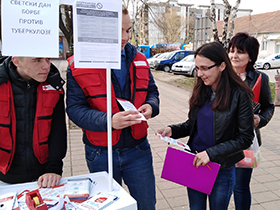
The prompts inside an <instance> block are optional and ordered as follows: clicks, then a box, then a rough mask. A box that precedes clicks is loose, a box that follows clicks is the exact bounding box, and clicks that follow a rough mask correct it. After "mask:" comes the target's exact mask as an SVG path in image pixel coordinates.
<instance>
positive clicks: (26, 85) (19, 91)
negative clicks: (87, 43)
mask: <svg viewBox="0 0 280 210" xmlns="http://www.w3.org/2000/svg"><path fill="white" fill-rule="evenodd" d="M7 80H10V82H11V84H12V89H13V95H14V106H15V112H16V121H17V122H16V148H15V155H14V158H13V162H12V164H11V167H10V169H9V171H8V172H7V173H6V174H5V175H4V174H2V173H1V172H0V180H2V181H4V182H7V183H23V182H30V181H35V180H36V179H38V178H39V176H41V175H42V174H44V173H56V174H59V175H61V174H62V167H63V163H62V159H63V158H64V157H65V155H66V147H67V141H66V122H65V107H64V95H61V96H60V99H59V101H58V103H57V105H56V107H55V108H54V112H53V119H52V124H51V133H50V135H49V158H48V161H47V163H46V164H44V165H42V164H40V163H39V161H38V160H37V158H36V157H35V155H34V152H33V146H32V139H33V124H34V118H35V112H36V91H37V87H38V85H39V82H37V81H35V80H30V81H28V82H27V81H24V80H23V79H21V77H20V76H19V74H18V73H17V71H16V67H15V66H14V64H13V63H12V61H11V57H2V58H1V59H0V84H2V83H4V82H6V81H7ZM47 82H48V83H49V84H50V85H52V86H53V87H54V88H62V86H63V84H64V81H63V80H62V78H61V77H60V74H59V71H58V69H57V68H56V67H55V66H54V65H51V71H50V73H49V75H48V78H47ZM0 141H1V136H0Z"/></svg>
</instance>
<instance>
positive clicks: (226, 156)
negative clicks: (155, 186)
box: [170, 89, 254, 168]
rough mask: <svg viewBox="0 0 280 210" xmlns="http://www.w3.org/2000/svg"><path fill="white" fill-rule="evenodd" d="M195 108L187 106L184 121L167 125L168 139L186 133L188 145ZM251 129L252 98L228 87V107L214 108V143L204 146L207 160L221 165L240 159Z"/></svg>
mask: <svg viewBox="0 0 280 210" xmlns="http://www.w3.org/2000/svg"><path fill="white" fill-rule="evenodd" d="M197 111H198V108H193V109H191V110H190V111H189V119H188V120H187V121H186V122H184V123H181V124H177V125H171V126H170V127H171V128H172V136H171V137H172V138H182V137H185V136H190V138H189V141H188V145H191V143H192V140H193V136H194V134H195V132H196V129H197V126H196V118H197ZM253 130H254V120H253V110H252V101H251V100H250V99H249V96H248V94H247V93H245V92H241V91H240V90H237V89H232V91H231V98H230V104H229V108H228V109H227V110H225V111H214V140H215V145H214V146H213V147H210V148H208V149H206V152H207V154H208V156H209V158H210V160H211V161H212V162H216V163H219V164H221V167H222V168H226V167H230V166H232V165H234V164H235V163H237V162H238V161H240V160H242V159H243V158H244V154H243V150H244V149H247V148H248V147H249V146H250V145H251V144H252V140H253V137H254V132H253Z"/></svg>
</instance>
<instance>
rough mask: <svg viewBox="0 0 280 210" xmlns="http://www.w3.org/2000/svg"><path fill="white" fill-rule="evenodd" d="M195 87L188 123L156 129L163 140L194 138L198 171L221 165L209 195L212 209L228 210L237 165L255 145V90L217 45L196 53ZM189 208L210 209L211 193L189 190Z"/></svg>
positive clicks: (195, 162)
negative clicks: (239, 75) (167, 137)
mask: <svg viewBox="0 0 280 210" xmlns="http://www.w3.org/2000/svg"><path fill="white" fill-rule="evenodd" d="M195 63H196V71H197V76H198V79H197V82H196V84H195V86H194V89H193V93H192V96H191V98H190V111H189V119H188V120H187V121H186V122H184V123H181V124H177V125H170V126H168V127H166V128H163V129H160V130H158V133H160V134H162V135H163V136H171V137H172V138H182V137H185V136H190V138H189V141H188V145H189V146H190V148H191V150H192V152H195V153H197V154H196V156H195V158H194V162H193V164H194V166H196V167H199V166H201V165H206V164H207V163H208V162H209V161H212V162H216V163H219V164H221V169H220V171H219V173H218V176H217V179H216V182H215V184H214V187H213V189H212V192H211V194H210V195H209V205H210V209H211V210H216V209H219V210H223V209H224V210H226V209H227V208H228V204H229V200H230V196H231V194H232V191H233V188H234V184H235V163H237V162H238V161H240V160H242V159H243V158H244V154H243V152H242V150H244V149H246V148H248V147H249V146H250V145H251V144H252V140H253V137H254V133H253V130H254V120H253V109H252V95H253V93H252V91H251V89H250V88H249V87H248V86H247V85H246V84H244V83H243V82H242V80H240V78H239V77H238V76H237V75H236V73H235V72H234V70H233V68H232V65H231V63H230V60H229V58H228V55H227V53H226V51H225V50H224V49H223V47H222V46H221V44H219V43H217V42H212V43H208V44H205V45H202V46H201V47H200V48H198V49H197V50H196V52H195ZM188 197H189V203H190V209H191V210H195V209H199V210H203V209H206V200H207V194H204V193H201V192H198V191H196V190H193V189H190V188H188Z"/></svg>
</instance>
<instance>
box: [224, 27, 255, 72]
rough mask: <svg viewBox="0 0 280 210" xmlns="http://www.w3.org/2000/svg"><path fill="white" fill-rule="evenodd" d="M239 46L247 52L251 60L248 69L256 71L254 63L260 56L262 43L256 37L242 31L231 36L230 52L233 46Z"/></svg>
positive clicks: (239, 48)
mask: <svg viewBox="0 0 280 210" xmlns="http://www.w3.org/2000/svg"><path fill="white" fill-rule="evenodd" d="M235 47H236V48H237V49H238V50H241V51H243V52H247V53H248V55H249V57H250V59H251V61H250V62H248V64H247V67H246V71H254V70H255V68H254V64H255V62H256V60H257V58H258V54H259V47H260V44H259V42H258V40H257V39H256V38H255V37H252V36H249V34H248V33H244V32H240V33H237V34H236V35H235V36H234V37H232V38H231V40H230V41H229V44H228V52H229V51H230V49H231V48H235Z"/></svg>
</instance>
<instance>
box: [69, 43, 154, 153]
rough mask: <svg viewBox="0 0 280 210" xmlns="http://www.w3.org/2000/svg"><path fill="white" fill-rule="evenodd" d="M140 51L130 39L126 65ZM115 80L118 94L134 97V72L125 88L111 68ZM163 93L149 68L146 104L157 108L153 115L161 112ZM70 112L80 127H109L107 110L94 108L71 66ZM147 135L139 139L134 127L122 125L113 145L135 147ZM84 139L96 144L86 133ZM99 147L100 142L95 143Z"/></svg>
mask: <svg viewBox="0 0 280 210" xmlns="http://www.w3.org/2000/svg"><path fill="white" fill-rule="evenodd" d="M136 53H137V49H136V48H135V47H134V46H133V45H131V44H129V43H127V44H126V46H125V54H126V67H127V69H129V68H130V65H131V63H132V61H133V60H134V58H135V56H136ZM111 74H112V76H111V81H112V84H113V87H114V91H115V96H116V97H117V98H122V99H125V100H130V98H131V91H130V75H129V74H127V77H126V84H125V86H124V91H122V89H121V87H120V85H119V82H118V79H117V77H116V75H115V74H114V72H113V71H111ZM158 96H159V93H158V89H157V86H156V84H155V81H154V79H153V75H152V74H151V72H150V71H149V85H148V92H147V97H146V101H145V102H144V103H145V104H150V105H151V106H152V109H153V113H152V117H154V116H156V115H158V113H159V97H158ZM66 102H67V108H66V111H67V114H68V116H69V118H70V119H71V120H72V121H73V122H74V123H75V124H77V125H78V126H79V127H81V128H83V129H85V130H90V131H96V132H106V131H107V113H105V112H102V111H99V110H96V109H91V108H90V106H89V104H88V101H87V99H86V97H85V95H84V92H83V90H82V89H81V87H80V86H79V84H78V83H77V81H76V80H75V78H74V77H73V75H72V72H71V70H70V68H68V70H67V97H66ZM145 139H146V137H144V138H142V139H139V140H135V139H134V138H133V137H132V135H131V130H130V127H128V128H125V129H122V132H121V136H120V140H119V141H118V143H117V144H116V145H114V146H113V149H116V148H118V149H123V148H131V147H134V146H135V145H138V144H140V143H141V142H143V141H144V140H145ZM83 141H84V143H85V144H87V145H89V146H94V145H92V144H91V143H90V142H89V141H88V139H87V137H86V135H85V133H84V135H83ZM95 147H96V146H95ZM101 148H102V149H106V147H101Z"/></svg>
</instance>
